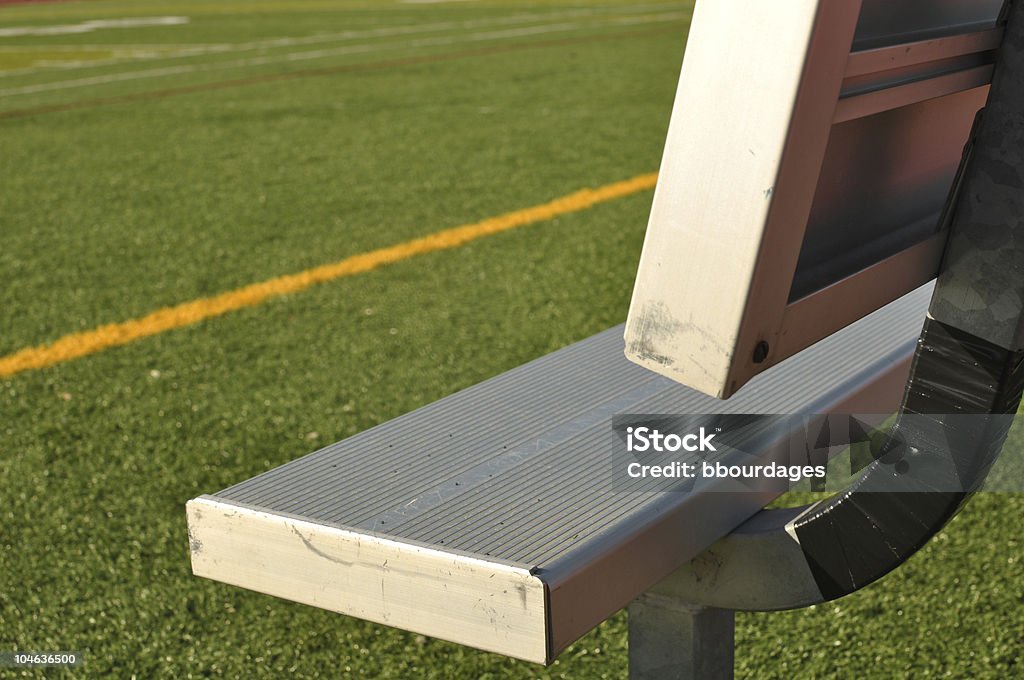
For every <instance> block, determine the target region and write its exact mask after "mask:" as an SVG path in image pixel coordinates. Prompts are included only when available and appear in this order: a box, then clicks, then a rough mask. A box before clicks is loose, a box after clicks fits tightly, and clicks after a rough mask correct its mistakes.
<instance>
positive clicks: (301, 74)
mask: <svg viewBox="0 0 1024 680" xmlns="http://www.w3.org/2000/svg"><path fill="white" fill-rule="evenodd" d="M669 32H678V30H677V29H676V28H675V27H671V26H670V27H665V28H654V29H646V30H639V31H621V32H616V33H600V34H597V35H585V36H579V37H568V38H556V39H549V40H531V41H530V42H521V43H510V44H506V45H489V46H485V47H476V48H471V49H465V50H459V51H455V52H440V53H433V54H424V55H416V56H412V57H396V58H392V59H384V60H382V61H371V62H362V63H357V64H341V65H339V66H320V67H316V68H307V69H299V70H295V71H286V72H284V73H263V74H258V75H252V76H244V77H241V78H232V79H231V80H217V81H214V82H211V83H199V84H196V85H181V86H178V87H169V88H164V89H161V90H147V91H144V92H136V93H133V94H122V95H112V96H110V97H97V98H95V99H79V100H78V101H72V102H62V103H57V104H43V105H41V106H32V107H29V108H25V109H8V110H6V111H2V110H0V120H4V119H12V118H27V117H30V116H37V115H40V114H44V113H59V112H62V111H75V110H78V109H89V108H94V107H97V106H108V105H111V104H128V103H132V102H140V101H149V100H153V99H162V98H164V97H173V96H177V95H184V94H194V93H197V92H209V91H213V90H224V89H228V88H232V87H245V86H248V85H256V84H260V83H269V82H276V81H280V80H298V79H301V78H315V77H321V76H332V75H340V74H344V73H358V72H361V71H377V70H384V69H389V68H398V67H402V66H415V65H418V64H429V63H433V62H443V61H456V60H459V59H466V58H469V57H484V56H488V55H493V54H503V53H505V52H517V51H520V50H534V49H546V48H550V47H563V46H566V45H576V44H582V43H591V42H604V41H609V40H622V39H629V38H640V37H648V36H655V35H664V34H667V33H669Z"/></svg>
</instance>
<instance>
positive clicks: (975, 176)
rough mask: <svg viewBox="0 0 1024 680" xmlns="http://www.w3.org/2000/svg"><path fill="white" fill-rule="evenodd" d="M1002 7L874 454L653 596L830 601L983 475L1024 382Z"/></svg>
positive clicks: (746, 529) (1020, 40) (731, 603)
mask: <svg viewBox="0 0 1024 680" xmlns="http://www.w3.org/2000/svg"><path fill="white" fill-rule="evenodd" d="M1005 16H1006V17H1007V23H1006V27H1005V34H1004V38H1003V44H1002V46H1001V47H1000V49H999V52H998V60H997V66H996V71H995V74H994V78H993V84H992V88H991V91H990V94H989V100H988V103H987V105H986V107H985V109H984V110H983V112H982V113H980V114H979V118H978V121H977V123H976V125H975V128H974V131H973V132H972V139H971V140H970V141H969V143H968V146H967V148H966V150H965V154H964V163H963V164H962V167H961V173H959V174H958V177H957V181H956V183H955V184H956V186H955V187H954V191H953V194H952V195H951V199H950V201H949V205H950V210H949V213H948V215H947V216H946V218H945V221H946V223H947V224H948V226H949V231H950V235H949V242H948V245H947V248H946V254H945V256H944V261H943V263H942V266H941V269H940V274H939V278H938V281H937V283H936V287H935V292H934V294H933V297H932V302H931V306H930V309H929V318H928V319H927V321H926V322H925V325H924V330H923V331H922V333H921V337H920V340H919V341H918V347H917V351H916V354H915V356H914V361H913V364H912V367H911V372H910V378H909V380H908V383H907V387H906V391H905V394H904V398H903V403H902V406H901V408H900V412H899V414H898V417H897V420H896V422H895V425H894V426H893V428H892V430H891V431H890V432H889V437H888V439H887V441H886V443H885V444H884V445H883V447H882V452H881V456H880V458H879V459H878V460H876V461H875V462H873V463H872V464H871V465H870V466H869V467H868V469H867V470H866V471H865V472H864V474H863V475H862V476H861V477H860V478H859V479H858V481H857V482H856V483H855V484H854V485H853V486H852V487H850V488H849V489H847V490H845V491H843V492H841V493H839V494H837V495H835V496H833V497H832V498H830V499H828V500H826V501H823V502H820V503H817V504H814V505H811V506H808V507H805V508H798V509H788V510H767V511H763V512H761V513H760V514H759V515H758V516H756V517H754V518H753V519H752V520H750V521H749V522H747V523H746V524H745V525H743V526H742V527H740V528H739V529H738V530H737V531H736V532H734V533H733V534H731V535H730V536H728V537H726V538H724V539H722V540H721V541H719V543H717V544H716V545H714V546H712V547H711V548H710V549H709V550H708V551H707V552H705V553H704V554H703V555H701V556H699V557H698V558H697V559H696V560H694V561H693V562H692V563H691V564H690V565H689V566H688V567H686V568H684V569H682V570H680V571H679V572H678V573H677V574H674V575H673V576H672V577H670V578H669V579H668V580H667V581H666V582H665V583H664V584H661V585H659V590H661V591H662V592H665V593H672V594H673V595H675V596H678V597H680V598H682V599H685V600H687V601H689V602H693V603H695V604H699V605H705V606H710V607H717V608H724V609H743V610H772V609H789V608H794V607H800V606H806V605H808V604H813V603H815V602H822V601H825V600H832V599H835V598H838V597H842V596H844V595H847V594H849V593H852V592H854V591H856V590H858V589H860V588H862V587H864V586H866V585H868V584H869V583H872V582H873V581H875V580H877V579H879V578H881V577H882V576H884V575H885V574H887V573H888V572H890V571H892V570H893V569H895V568H896V567H898V566H899V565H901V564H903V563H904V562H905V561H906V560H907V559H908V558H909V557H910V556H911V555H912V554H914V553H915V552H916V551H917V550H919V549H920V548H921V547H922V546H924V545H925V543H927V542H928V540H929V539H930V538H931V537H932V536H934V535H935V534H936V533H937V532H938V531H940V530H941V529H942V527H944V526H945V525H946V523H947V522H948V521H949V520H950V519H951V518H952V517H953V516H954V515H955V514H956V513H957V512H958V510H959V509H960V508H961V507H962V506H963V504H964V502H965V501H966V500H967V499H968V498H970V496H971V494H973V493H974V492H976V491H977V490H978V489H979V488H980V487H981V484H982V483H983V482H984V480H985V477H986V475H987V473H988V470H989V468H990V467H991V465H992V463H993V462H994V461H995V459H996V458H997V456H998V455H999V453H1000V451H1001V449H1002V446H1003V443H1004V441H1005V439H1006V434H1007V431H1008V429H1009V427H1010V425H1011V424H1012V421H1013V416H1014V415H1015V414H1016V412H1017V409H1018V407H1019V406H1020V402H1021V390H1022V386H1024V349H1022V348H1024V0H1017V1H1016V2H1014V3H1013V4H1012V5H1009V6H1008V11H1007V12H1006V13H1005Z"/></svg>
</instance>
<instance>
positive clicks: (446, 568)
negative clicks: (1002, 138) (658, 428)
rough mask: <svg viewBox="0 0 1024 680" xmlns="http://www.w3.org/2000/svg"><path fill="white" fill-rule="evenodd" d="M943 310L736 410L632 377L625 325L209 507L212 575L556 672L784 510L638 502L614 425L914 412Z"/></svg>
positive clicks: (198, 557) (775, 383) (697, 499)
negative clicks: (929, 329) (569, 653)
mask: <svg viewBox="0 0 1024 680" xmlns="http://www.w3.org/2000/svg"><path fill="white" fill-rule="evenodd" d="M927 302H928V289H927V288H925V289H921V290H918V291H915V292H914V293H911V294H910V295H908V296H906V297H904V298H902V299H900V300H897V301H896V302H894V303H892V304H891V305H888V306H887V307H885V308H883V309H881V310H879V311H878V312H875V313H874V314H872V315H870V316H869V317H866V318H864V319H862V320H861V321H859V322H857V323H856V324H854V325H852V326H850V327H848V328H846V329H845V330H843V331H841V332H839V333H837V334H836V335H834V336H831V337H829V338H827V339H825V340H823V341H822V342H820V343H818V344H817V345H814V346H813V347H811V348H809V349H808V350H806V351H805V352H803V353H801V354H799V355H798V356H796V357H794V358H793V359H790V360H788V361H786V362H784V363H782V364H780V365H778V366H776V367H774V368H772V369H771V370H770V371H768V372H766V373H764V374H762V375H761V376H759V377H758V378H756V379H755V380H753V381H751V383H750V384H749V385H748V386H747V387H746V388H745V389H744V390H743V391H741V392H740V393H739V394H737V395H736V396H735V397H734V398H732V399H730V400H729V401H726V402H722V401H718V400H715V399H712V398H709V397H706V396H704V395H701V394H699V393H697V392H695V391H693V390H690V389H688V388H685V387H682V386H680V385H678V384H676V383H673V382H671V381H670V380H668V379H666V378H663V377H660V376H657V375H655V374H654V373H651V372H650V371H647V370H646V369H643V368H641V367H639V366H636V365H634V364H631V363H630V362H628V361H627V360H626V359H625V357H624V355H623V340H622V327H616V328H612V329H609V330H607V331H605V332H603V333H600V334H598V335H596V336H594V337H592V338H589V339H588V340H585V341H583V342H580V343H577V344H575V345H572V346H570V347H567V348H565V349H563V350H560V351H558V352H555V353H553V354H550V355H548V356H545V357H542V358H540V359H537V360H536V361H533V362H531V363H529V364H526V365H524V366H521V367H519V368H517V369H514V370H512V371H509V372H507V373H505V374H502V375H500V376H497V377H495V378H493V379H491V380H488V381H486V382H484V383H481V384H479V385H477V386H475V387H472V388H469V389H466V390H463V391H461V392H459V393H457V394H454V395H452V396H450V397H447V398H445V399H442V400H440V401H438V402H436V403H434V404H431V405H429V406H426V407H424V408H421V409H419V410H417V411H414V412H412V413H409V414H407V415H405V416H402V417H400V418H397V419H395V420H392V421H390V422H387V423H384V424H382V425H380V426H378V427H375V428H373V429H371V430H368V431H366V432H363V433H361V434H359V435H356V436H354V437H351V438H349V439H346V440H344V441H342V442H339V443H337V444H334V445H332V446H329V447H327V448H325V449H322V450H320V451H317V452H315V453H312V454H309V455H307V456H305V457H303V458H299V459H298V460H295V461H293V462H291V463H289V464H286V465H283V466H281V467H279V468H277V469H274V470H271V471H269V472H266V473H264V474H261V475H259V476H257V477H254V478H252V479H250V480H248V481H245V482H242V483H240V484H237V485H235V486H232V487H230V488H228V489H225V490H223V491H220V492H218V493H216V494H213V495H210V496H203V497H200V498H198V499H196V500H194V501H192V502H191V503H190V504H189V525H190V535H191V538H192V549H193V569H194V571H195V573H196V574H198V575H202V576H208V577H210V578H213V579H216V580H221V581H225V582H227V583H232V584H234V585H239V586H242V587H247V588H251V589H254V590H258V591H261V592H265V593H269V594H273V595H277V596H280V597H285V598H288V599H292V600H296V601H299V602H305V603H307V604H312V605H314V606H320V607H324V608H327V609H331V610H334V611H339V612H343V613H346V614H351V615H354V616H359V617H362V618H367V619H370V620H373V621H379V622H381V623H386V624H389V625H394V626H398V627H401V628H406V629H409V630H414V631H416V632H420V633H423V634H427V635H432V636H435V637H440V638H444V639H448V640H452V641H455V642H460V643H463V644H469V645H472V646H476V647H479V648H483V649H487V650H491V651H496V652H500V653H503V654H507V655H509V656H515V657H518V658H524V659H528V660H532V661H538V662H547V661H550V660H551V659H552V658H554V656H555V655H556V654H557V653H558V652H559V651H561V650H562V649H564V648H565V646H567V645H568V644H570V643H571V642H572V641H573V640H575V639H577V638H578V637H579V636H580V635H582V634H584V633H586V632H587V631H588V630H589V629H591V628H592V627H593V626H595V625H597V624H598V623H600V622H601V621H603V620H604V619H605V618H607V617H608V616H609V615H610V614H612V613H613V612H615V611H616V610H618V609H619V608H621V607H623V606H625V605H626V604H627V603H628V602H629V601H630V600H631V599H633V598H634V597H636V596H637V595H639V594H640V593H641V592H643V591H644V590H645V589H647V588H649V587H650V586H651V585H653V584H654V583H656V582H657V581H658V580H660V579H661V578H663V577H665V576H666V575H668V574H669V573H671V571H672V570H674V569H676V568H678V567H679V566H681V565H682V564H684V563H685V562H686V561H688V560H689V559H691V558H692V557H694V556H695V555H696V554H698V553H699V552H700V551H702V550H703V549H705V548H706V547H707V546H709V545H710V544H711V543H713V542H714V541H715V540H717V539H718V538H720V537H721V536H723V535H725V534H726V533H728V532H729V531H731V530H732V529H733V528H735V527H736V526H737V525H738V524H740V523H741V522H743V521H744V520H745V519H747V518H748V517H750V516H751V515H752V514H754V513H755V512H757V510H758V509H760V508H761V507H763V505H764V503H766V502H767V501H769V500H770V499H771V497H770V496H765V495H759V494H755V493H746V494H739V493H685V492H672V493H664V492H656V491H645V490H644V487H643V484H644V483H643V482H642V481H640V482H637V485H636V486H635V488H633V489H631V490H629V491H623V489H622V486H621V483H620V484H619V485H618V486H616V484H615V483H614V482H613V480H612V478H611V475H609V474H608V470H609V460H610V447H611V441H612V439H611V436H612V434H611V419H612V417H613V416H615V415H616V414H623V413H651V414H660V413H710V412H714V413H801V412H804V413H821V412H826V411H834V410H848V411H851V412H852V411H860V412H879V409H880V408H882V407H884V408H886V409H895V407H896V406H897V400H898V397H899V396H900V393H901V388H902V383H903V380H904V378H905V376H906V371H907V367H908V363H907V362H908V361H909V358H910V355H911V352H912V350H913V347H914V344H915V341H916V338H917V334H918V332H919V330H920V328H921V324H922V322H923V319H924V314H925V310H926V308H927ZM694 456H696V454H694ZM695 459H696V458H695Z"/></svg>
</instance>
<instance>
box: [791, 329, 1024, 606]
mask: <svg viewBox="0 0 1024 680" xmlns="http://www.w3.org/2000/svg"><path fill="white" fill-rule="evenodd" d="M1022 359H1024V353H1022V352H1011V351H1009V350H1006V349H1003V348H1001V347H998V346H996V345H993V344H992V343H989V342H986V341H985V340H982V339H980V338H976V337H974V336H971V335H969V334H967V333H964V332H963V331H959V330H957V329H954V328H950V327H948V326H946V325H944V324H942V323H940V322H937V321H934V320H931V319H929V320H928V321H927V322H926V323H925V327H924V331H923V332H922V334H921V339H920V341H919V343H918V349H917V353H916V354H915V357H914V363H913V366H912V368H911V376H910V381H909V383H908V385H907V392H906V396H905V401H904V405H903V408H902V409H901V413H900V416H899V418H898V419H897V421H896V424H895V425H894V427H893V430H892V432H891V433H890V438H889V441H888V442H887V445H886V446H883V447H882V450H881V451H880V452H879V459H878V460H876V461H875V462H873V463H872V464H871V465H870V466H869V467H868V469H867V470H866V471H865V473H864V475H862V476H861V478H860V479H859V480H858V481H857V483H855V484H854V485H853V487H851V489H849V490H847V491H846V492H844V493H842V494H839V495H837V496H836V497H834V498H832V499H830V500H829V501H826V502H825V503H822V504H820V505H818V506H816V507H814V508H813V509H812V510H811V511H809V512H807V513H805V514H804V515H803V516H802V517H801V518H800V519H799V520H797V521H796V522H795V523H794V525H793V529H794V531H795V533H796V536H797V538H798V539H799V541H800V546H801V549H802V550H803V552H804V556H805V557H806V559H807V563H808V565H809V566H810V569H811V572H812V574H813V575H814V579H815V582H816V583H817V585H818V588H819V589H820V590H821V594H822V596H823V597H824V598H825V599H826V600H831V599H835V598H837V597H842V596H843V595H846V594H848V593H851V592H853V591H855V590H857V589H859V588H862V587H864V586H865V585H867V584H869V583H871V582H872V581H875V580H876V579H878V578H880V577H881V576H884V575H885V574H887V573H888V572H890V571H892V570H893V569H895V568H896V567H897V566H899V565H900V564H902V563H903V562H905V561H906V560H907V559H908V558H909V557H910V556H911V555H912V554H914V553H915V552H916V551H917V550H919V549H920V548H921V547H922V546H923V545H924V544H925V543H927V541H928V540H929V539H930V538H931V537H932V536H933V535H935V533H937V532H938V531H939V530H940V529H942V527H943V526H945V524H946V523H947V522H948V521H949V520H950V519H951V518H952V517H953V516H954V515H956V513H957V511H958V510H959V509H960V507H962V505H963V503H964V502H965V501H966V500H967V499H968V498H969V497H970V495H971V494H972V493H974V492H975V491H977V490H978V489H979V488H980V486H981V484H982V482H983V481H984V479H985V475H986V474H987V473H988V469H989V468H990V467H991V465H992V463H993V462H994V461H995V459H996V457H997V456H998V455H999V451H1000V450H1001V448H1002V445H1003V442H1004V441H1005V439H1006V433H1007V431H1008V430H1009V427H1010V425H1011V424H1012V421H1013V415H1014V414H1015V413H1016V412H1017V408H1018V407H1019V405H1020V400H1021V388H1022V385H1024V370H1022V366H1024V361H1022Z"/></svg>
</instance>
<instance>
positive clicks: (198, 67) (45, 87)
mask: <svg viewBox="0 0 1024 680" xmlns="http://www.w3.org/2000/svg"><path fill="white" fill-rule="evenodd" d="M685 17H686V14H685V13H684V12H663V13H660V14H647V15H637V16H635V17H624V18H619V19H613V20H611V21H608V22H605V23H596V24H592V25H591V24H582V23H579V22H562V23H548V24H538V25H537V26H530V27H526V28H512V29H504V30H501V31H490V32H483V33H481V32H477V33H455V34H453V35H445V36H436V37H432V38H418V39H416V40H408V39H402V40H397V41H392V42H380V43H362V44H355V45H346V46H344V47H330V48H320V49H316V50H306V51H304V52H285V53H283V54H277V55H273V56H261V57H247V58H243V59H235V60H232V61H213V62H207V63H200V64H183V65H180V66H162V67H159V68H151V69H142V70H134V71H123V72H120V73H108V74H104V75H97V76H89V77H86V78H75V79H73V80H58V81H54V82H48V83H38V84H35V85H21V86H18V87H8V88H4V89H0V97H16V96H19V95H26V94H38V93H40V92H55V91H58V90H68V89H78V88H82V87H88V86H92V85H103V84H107V83H119V82H125V81H129V80H147V79H151V78H162V77H164V76H170V75H182V74H187V73H205V72H211V71H224V70H231V69H239V68H248V67H250V66H265V65H268V64H281V63H288V62H294V61H303V60H308V59H324V58H327V57H337V56H345V55H350V54H367V53H373V52H386V51H393V50H402V49H409V48H418V47H434V46H445V45H457V44H459V43H462V42H466V43H470V42H487V41H492V40H502V39H505V38H519V37H523V36H530V35H541V34H543V33H558V32H561V33H565V32H575V31H578V30H581V29H586V28H604V27H605V26H609V25H629V24H635V23H652V24H653V23H659V22H670V21H675V20H680V19H683V18H685Z"/></svg>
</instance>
